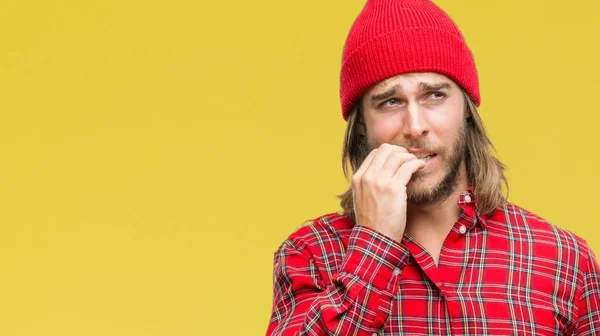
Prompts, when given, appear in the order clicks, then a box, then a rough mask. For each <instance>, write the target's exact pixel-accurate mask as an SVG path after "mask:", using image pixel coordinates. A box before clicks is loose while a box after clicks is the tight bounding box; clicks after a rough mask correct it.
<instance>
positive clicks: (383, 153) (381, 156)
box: [365, 143, 401, 175]
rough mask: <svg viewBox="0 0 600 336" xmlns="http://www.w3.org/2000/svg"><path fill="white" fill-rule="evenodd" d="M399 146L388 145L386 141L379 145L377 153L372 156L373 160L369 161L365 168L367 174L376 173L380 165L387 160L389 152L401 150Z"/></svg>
mask: <svg viewBox="0 0 600 336" xmlns="http://www.w3.org/2000/svg"><path fill="white" fill-rule="evenodd" d="M400 148H401V147H399V146H396V145H390V144H388V143H384V144H382V145H381V146H379V150H378V151H377V154H376V155H375V156H374V157H373V162H371V164H370V165H369V167H368V169H367V172H368V174H374V175H376V174H378V173H379V170H381V167H382V166H383V164H384V163H385V161H386V160H387V158H388V156H389V155H390V153H392V152H393V151H401V149H400ZM365 173H366V172H365Z"/></svg>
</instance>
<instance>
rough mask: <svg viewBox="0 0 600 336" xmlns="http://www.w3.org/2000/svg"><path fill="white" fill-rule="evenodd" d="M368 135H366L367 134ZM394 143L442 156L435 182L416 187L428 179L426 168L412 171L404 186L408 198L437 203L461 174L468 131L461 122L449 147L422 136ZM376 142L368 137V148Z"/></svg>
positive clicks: (417, 201) (373, 147)
mask: <svg viewBox="0 0 600 336" xmlns="http://www.w3.org/2000/svg"><path fill="white" fill-rule="evenodd" d="M367 138H368V136H367ZM395 145H397V146H402V147H405V148H415V149H425V150H428V151H431V152H434V153H436V154H437V156H438V158H439V159H441V160H443V161H442V162H441V163H442V164H443V165H444V166H445V168H444V169H445V171H444V173H443V176H442V179H441V181H440V182H439V183H437V184H436V185H434V186H432V187H429V188H426V187H421V188H419V187H418V184H419V183H423V182H425V181H426V179H427V175H429V174H431V173H429V172H424V171H422V170H419V171H417V172H416V173H414V174H413V175H412V177H411V179H410V181H409V182H408V184H407V186H406V196H407V201H408V202H410V203H413V204H416V205H432V204H437V203H440V202H442V201H443V200H445V199H446V198H448V197H449V196H450V195H451V194H452V193H453V192H454V191H455V190H456V187H457V186H458V182H459V180H460V178H461V172H460V167H461V165H462V164H463V162H465V158H466V151H467V132H466V122H463V123H462V125H461V128H460V129H459V131H458V133H457V135H456V137H455V138H454V141H453V143H452V145H451V146H450V148H448V147H443V146H440V145H437V144H434V143H432V142H430V141H428V140H426V139H424V138H419V139H403V140H402V141H401V142H397V143H395ZM377 147H378V146H377V145H375V144H373V143H371V141H370V139H369V144H368V148H369V152H370V151H371V150H373V149H375V148H377Z"/></svg>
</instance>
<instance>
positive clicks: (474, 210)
mask: <svg viewBox="0 0 600 336" xmlns="http://www.w3.org/2000/svg"><path fill="white" fill-rule="evenodd" d="M458 206H459V207H461V208H462V209H463V216H465V217H466V218H467V219H469V222H470V223H472V225H471V226H476V225H477V224H479V225H481V227H482V228H484V229H485V228H487V222H486V219H487V218H486V216H485V215H482V214H481V213H480V211H479V207H478V206H477V196H476V195H475V188H474V187H473V186H471V187H469V189H467V190H466V191H464V192H462V193H461V194H460V196H459V197H458Z"/></svg>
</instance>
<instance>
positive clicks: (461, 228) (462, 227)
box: [458, 225, 467, 234]
mask: <svg viewBox="0 0 600 336" xmlns="http://www.w3.org/2000/svg"><path fill="white" fill-rule="evenodd" d="M458 232H460V233H461V234H465V232H467V227H466V226H464V225H461V226H460V227H459V228H458Z"/></svg>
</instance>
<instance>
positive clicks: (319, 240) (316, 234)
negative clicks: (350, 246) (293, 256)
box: [284, 211, 354, 250]
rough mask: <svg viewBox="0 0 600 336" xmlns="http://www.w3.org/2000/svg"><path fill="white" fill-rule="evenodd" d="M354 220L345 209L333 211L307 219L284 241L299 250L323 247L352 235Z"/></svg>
mask: <svg viewBox="0 0 600 336" xmlns="http://www.w3.org/2000/svg"><path fill="white" fill-rule="evenodd" d="M353 227H354V221H353V220H352V219H350V217H348V216H347V215H346V214H344V212H343V211H339V212H332V213H328V214H324V215H321V216H319V217H316V218H313V219H310V220H307V221H305V222H304V223H303V224H302V225H301V226H300V227H299V228H298V229H296V231H294V232H293V233H292V234H291V235H290V236H289V237H288V238H287V239H286V241H285V242H284V245H285V244H289V245H293V246H295V247H296V248H297V249H299V250H304V249H309V250H312V249H314V248H322V247H323V245H326V244H331V243H338V241H340V242H341V241H343V240H345V239H347V237H349V236H350V233H351V231H352V228H353Z"/></svg>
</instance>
